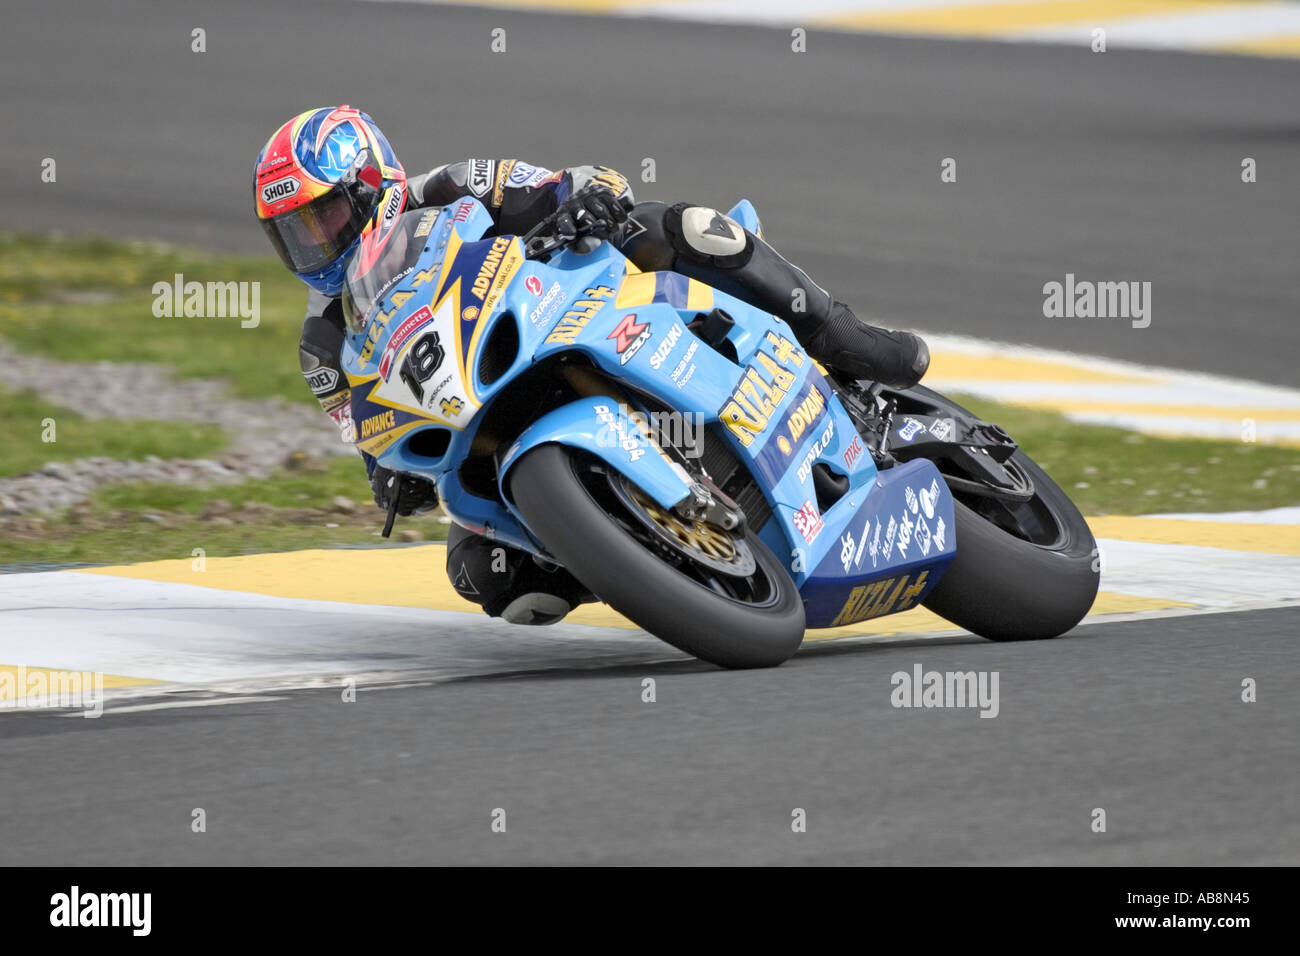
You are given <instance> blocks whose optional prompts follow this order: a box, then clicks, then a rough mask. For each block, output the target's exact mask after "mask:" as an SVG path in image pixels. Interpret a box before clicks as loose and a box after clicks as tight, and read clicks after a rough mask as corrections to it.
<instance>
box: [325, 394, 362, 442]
mask: <svg viewBox="0 0 1300 956" xmlns="http://www.w3.org/2000/svg"><path fill="white" fill-rule="evenodd" d="M329 417H330V418H332V419H334V424H335V425H337V426H338V427H339V437H340V438H342V439H343V440H344V441H345V442H347V443H348V444H349V445H351V444H352V443H353V442H355V441H356V440H357V429H356V426H355V425H354V424H353V423H352V403H351V402H341V403H339V404H338V405H337V406H335V407H334V408H331V409H330V410H329Z"/></svg>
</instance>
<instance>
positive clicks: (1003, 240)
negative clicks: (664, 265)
mask: <svg viewBox="0 0 1300 956" xmlns="http://www.w3.org/2000/svg"><path fill="white" fill-rule="evenodd" d="M196 26H201V27H203V28H204V29H205V30H206V31H207V52H206V53H201V54H200V53H193V52H191V50H190V31H191V29H192V28H194V27H196ZM498 26H499V27H503V28H504V29H506V38H507V49H506V52H505V53H498V54H494V53H492V52H490V50H489V41H490V31H491V30H492V29H493V28H495V27H498ZM0 84H2V86H0V88H3V89H4V91H5V93H4V107H3V111H4V128H5V130H6V131H7V135H6V136H4V137H3V138H2V139H0V168H3V169H4V170H5V175H4V176H3V177H0V196H2V197H3V201H0V226H3V227H6V228H29V229H38V230H46V229H50V228H61V229H66V230H70V231H77V232H82V231H86V230H98V231H101V232H104V233H107V234H110V235H137V236H143V237H148V238H153V237H157V236H164V237H169V238H175V239H182V240H186V241H189V242H193V243H198V244H204V245H213V246H220V247H228V248H232V249H242V250H247V251H252V252H257V253H263V254H267V253H269V246H268V245H267V243H266V240H265V238H264V237H263V236H262V234H261V231H260V230H259V229H258V228H257V226H256V225H255V223H254V220H253V216H252V209H251V207H252V197H251V186H250V181H251V175H252V164H253V159H254V157H255V156H256V153H257V150H258V149H259V148H260V147H261V145H262V143H263V142H265V140H266V138H267V137H268V136H269V135H270V134H271V132H272V131H273V130H274V129H275V128H276V126H278V125H279V124H280V123H282V122H283V121H284V120H285V119H286V118H287V117H289V116H291V115H293V114H294V113H296V112H298V111H300V110H302V109H306V108H308V107H310V106H317V105H326V104H331V103H336V102H350V103H352V104H353V105H356V106H360V107H362V108H364V109H367V110H368V111H370V112H371V113H372V114H373V115H374V116H375V117H376V119H377V120H379V121H380V124H381V125H382V126H383V128H384V129H385V131H386V132H387V134H388V136H389V138H390V139H391V140H392V142H393V144H394V146H395V147H396V149H397V151H398V153H399V155H400V156H402V157H403V158H404V159H403V161H404V162H405V163H406V165H407V167H408V169H410V170H412V171H418V170H420V169H422V168H427V167H429V166H432V165H436V164H438V163H443V162H451V161H455V160H459V159H463V158H465V157H467V156H471V155H473V156H484V155H487V156H519V157H522V158H524V159H527V160H529V161H531V162H534V163H541V164H544V165H550V166H552V167H554V166H558V165H565V164H570V163H582V162H605V163H608V164H610V165H613V166H616V167H619V168H621V169H623V170H625V171H626V172H628V174H629V175H631V176H633V177H634V178H636V177H638V176H639V173H640V170H641V168H642V160H643V159H644V158H646V157H651V158H653V159H655V162H656V179H657V181H656V182H655V183H653V184H645V185H641V186H639V187H638V189H639V194H640V195H641V196H642V197H643V198H658V199H666V200H690V201H693V202H706V203H711V204H715V205H721V206H724V207H725V206H729V205H730V204H731V203H732V202H733V201H734V200H736V199H738V198H740V197H742V196H747V197H750V198H751V199H752V200H753V201H754V202H755V203H756V205H757V206H758V209H759V212H760V214H761V215H762V216H763V220H764V225H765V227H766V230H767V233H768V235H769V238H771V239H772V240H773V241H774V242H775V243H776V244H777V245H778V246H779V247H780V248H781V249H783V250H784V251H785V252H786V253H787V254H789V255H790V256H791V257H792V258H794V259H795V260H796V261H798V262H800V263H801V264H803V265H805V266H806V267H807V268H808V269H809V271H810V272H811V274H812V275H813V277H814V278H815V279H818V280H819V281H820V282H821V283H822V284H823V285H825V286H827V287H828V288H830V289H832V290H833V291H834V292H835V293H837V294H838V295H839V296H840V297H841V298H843V299H844V300H845V301H847V302H849V303H850V304H852V305H855V306H856V307H858V308H859V309H860V310H862V311H863V312H871V313H875V314H878V315H880V316H882V317H884V318H886V319H888V320H890V321H894V322H897V323H898V324H900V325H905V326H908V327H914V328H920V329H925V330H930V331H947V332H960V333H966V334H971V335H976V336H980V337H984V338H991V339H995V340H1001V341H1014V342H1029V343H1032V344H1036V345H1044V346H1051V347H1058V348H1063V349H1069V350H1077V351H1081V352H1085V353H1089V354H1098V353H1100V354H1104V355H1108V356H1112V357H1116V358H1124V359H1131V360H1136V361H1139V362H1149V363H1157V364H1162V365H1169V366H1173V367H1175V368H1186V369H1192V370H1198V371H1212V372H1222V373H1225V374H1228V375H1234V376H1240V377H1243V378H1252V379H1258V380H1261V381H1266V382H1271V383H1274V384H1289V385H1294V384H1295V383H1296V382H1297V381H1300V375H1298V374H1297V372H1296V358H1297V356H1300V321H1297V317H1298V316H1300V284H1298V283H1297V281H1296V280H1297V273H1296V262H1297V260H1300V225H1298V224H1300V190H1297V189H1296V188H1295V183H1296V182H1297V181H1300V114H1297V112H1296V108H1295V104H1296V103H1297V102H1300V61H1296V60H1267V59H1258V58H1246V57H1218V56H1203V55H1194V54H1183V53H1149V52H1142V53H1138V52H1110V53H1106V54H1093V53H1091V52H1088V51H1085V50H1073V49H1066V48H1061V47H1048V46H1015V45H1008V44H1003V43H958V42H951V41H939V40H917V39H891V38H882V37H869V36H854V35H847V34H842V35H841V34H834V33H820V32H815V31H814V32H813V33H812V34H811V35H810V37H809V45H808V52H806V53H802V54H796V53H792V52H791V51H790V37H789V35H788V33H785V32H782V31H780V30H773V29H766V28H743V27H736V26H711V25H707V24H695V23H690V24H686V23H671V22H655V21H629V20H622V19H609V18H589V17H568V16H550V15H545V14H532V13H523V12H514V11H503V10H481V11H480V10H471V9H466V8H457V7H443V6H427V5H413V4H404V3H368V2H356V0H312V2H309V3H306V2H299V3H265V2H260V0H258V2H252V0H232V2H226V3H211V2H209V3H198V2H194V0H178V2H170V3H167V4H158V3H151V2H142V0H135V2H132V0H125V2H116V3H113V4H96V3H88V2H84V0H82V2H69V0H10V2H9V3H6V5H5V18H4V29H3V30H0ZM47 156H49V157H53V158H54V159H55V160H56V161H57V163H58V182H57V183H54V184H42V183H41V182H40V180H39V170H40V163H41V160H42V159H43V158H44V157H47ZM945 157H952V158H954V159H956V160H957V174H958V178H957V182H956V183H952V184H944V183H941V182H940V179H939V172H940V163H941V161H942V160H943V159H944V158H945ZM1243 157H1251V158H1253V159H1255V160H1256V162H1257V164H1258V177H1259V181H1258V182H1256V183H1253V184H1249V185H1247V184H1244V183H1242V182H1241V176H1240V174H1241V161H1242V159H1243ZM1066 273H1074V274H1075V275H1076V276H1077V277H1079V278H1081V279H1092V280H1096V281H1103V280H1114V281H1119V280H1136V281H1149V282H1151V284H1152V286H1151V295H1152V324H1151V326H1150V327H1149V328H1147V329H1134V328H1132V327H1131V326H1130V325H1129V324H1128V323H1126V322H1123V321H1121V320H1078V319H1076V320H1065V319H1055V320H1052V319H1045V318H1044V317H1043V315H1042V304H1043V293H1042V288H1043V285H1044V283H1046V282H1049V281H1053V280H1057V281H1061V280H1063V279H1064V277H1065V275H1066Z"/></svg>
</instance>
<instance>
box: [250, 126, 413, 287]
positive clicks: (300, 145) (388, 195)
mask: <svg viewBox="0 0 1300 956" xmlns="http://www.w3.org/2000/svg"><path fill="white" fill-rule="evenodd" d="M253 192H254V197H255V202H256V206H257V218H258V221H259V222H261V224H262V228H263V230H265V231H266V235H267V237H268V238H269V239H270V240H271V245H273V246H274V247H275V251H276V252H277V253H278V254H279V256H280V258H281V259H282V260H283V261H284V264H285V265H286V266H287V267H288V268H289V270H290V271H291V272H293V273H294V275H296V276H297V277H298V278H299V279H301V280H302V281H303V282H305V283H307V285H309V286H311V287H312V288H313V289H315V290H317V291H318V292H323V293H325V294H326V295H331V296H332V295H338V294H339V292H340V291H341V290H342V288H343V276H344V273H345V271H346V270H347V267H348V261H349V260H350V259H351V257H352V253H353V252H355V251H356V248H357V246H358V245H360V243H361V241H362V239H363V238H365V237H366V236H368V235H369V234H370V233H371V232H373V231H374V230H375V229H376V228H377V227H379V225H380V223H381V222H383V223H384V224H386V225H387V224H391V223H392V222H393V221H394V220H395V219H396V218H397V215H398V214H400V213H401V212H402V210H403V208H404V207H405V205H406V172H405V170H403V169H402V164H401V163H399V162H398V161H397V156H396V155H395V154H394V153H393V148H392V146H390V145H389V144H388V140H387V138H386V137H385V136H384V134H383V133H381V132H380V131H379V127H378V126H376V125H375V123H374V120H372V119H371V118H370V117H369V116H367V115H366V114H365V113H362V112H360V111H358V110H354V109H352V108H351V107H350V106H346V105H345V106H339V107H336V108H326V109H316V110H308V111H307V112H305V113H299V114H298V115H297V116H295V117H294V118H293V119H291V120H289V122H287V123H285V124H284V125H283V126H281V127H280V128H279V129H278V130H276V131H275V134H274V135H273V136H272V137H271V138H270V139H269V140H267V142H266V145H265V146H263V147H262V151H261V152H260V153H259V154H258V156H257V167H256V169H255V171H254V173H253Z"/></svg>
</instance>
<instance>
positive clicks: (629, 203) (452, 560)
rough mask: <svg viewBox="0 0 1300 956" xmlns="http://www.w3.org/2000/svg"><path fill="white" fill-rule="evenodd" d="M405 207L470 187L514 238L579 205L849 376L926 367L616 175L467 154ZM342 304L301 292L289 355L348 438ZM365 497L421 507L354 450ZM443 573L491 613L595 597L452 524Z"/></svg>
mask: <svg viewBox="0 0 1300 956" xmlns="http://www.w3.org/2000/svg"><path fill="white" fill-rule="evenodd" d="M408 190H409V192H408V198H407V204H406V209H408V210H409V209H419V208H425V207H432V206H443V205H446V204H448V203H450V202H452V201H454V200H457V199H461V198H464V197H466V196H472V197H474V198H475V199H477V200H478V201H479V202H481V203H482V204H483V205H484V206H485V207H486V208H487V210H488V212H489V213H490V214H491V216H492V219H493V221H494V223H495V227H494V229H493V230H491V232H490V233H489V235H522V234H524V233H526V232H528V231H529V230H530V229H532V228H533V226H535V225H537V223H539V222H540V221H541V220H543V219H545V218H547V217H548V216H551V215H552V214H553V213H556V214H557V215H556V220H555V221H556V225H557V229H558V230H559V231H560V232H561V233H565V232H567V231H568V230H569V229H571V228H572V227H573V225H574V223H573V222H572V219H571V217H572V216H575V215H576V216H578V217H581V215H582V210H584V209H585V210H586V211H588V212H589V213H590V214H591V215H592V216H593V217H594V218H603V219H605V220H606V221H614V222H618V221H620V220H622V219H625V218H626V219H627V220H628V222H626V223H625V224H624V225H623V226H622V227H621V228H620V229H619V230H618V231H617V232H616V233H615V234H614V235H613V236H612V237H611V238H612V241H614V242H615V243H616V244H618V246H619V247H620V249H621V250H622V252H623V253H624V254H625V255H626V256H627V257H628V258H629V259H631V260H632V262H633V263H634V264H635V265H636V266H637V267H638V268H640V269H642V270H643V271H667V270H672V271H676V272H680V273H683V274H685V275H688V276H690V277H692V278H696V279H699V280H701V281H703V282H706V283H708V284H709V285H712V286H713V287H715V288H717V289H719V290H721V291H723V292H727V293H730V294H732V295H735V296H737V297H738V298H741V299H744V300H745V301H747V302H750V303H752V304H753V305H755V306H757V307H759V308H762V309H764V310H765V311H769V312H772V313H773V314H775V315H777V316H779V317H780V318H782V319H784V320H785V321H786V322H788V323H789V324H790V326H791V329H792V330H793V331H794V333H795V335H796V336H797V337H798V339H799V341H800V342H801V344H802V345H803V346H804V347H805V348H806V349H807V350H808V352H809V353H810V354H811V355H812V356H813V357H814V358H816V359H818V360H819V361H821V362H822V363H823V364H825V365H827V366H830V367H832V368H836V369H838V370H840V371H843V372H846V373H848V374H850V375H852V376H854V377H856V378H870V379H873V380H876V381H880V382H884V383H886V384H891V385H898V386H906V385H911V384H914V383H915V382H916V381H917V380H919V379H920V378H921V376H922V375H923V374H924V373H925V370H926V367H927V365H928V363H929V353H928V351H927V349H926V347H925V343H924V342H923V341H922V340H921V339H920V338H918V337H916V336H914V335H911V334H910V333H907V332H891V331H888V330H885V329H879V328H876V327H874V326H870V325H867V324H866V323H864V322H861V321H860V320H859V319H858V318H857V317H856V316H854V314H853V313H852V311H850V310H849V308H848V307H847V306H846V305H844V304H843V303H841V302H839V301H837V300H836V299H834V298H833V297H832V296H831V295H830V294H829V293H828V292H826V291H825V290H824V289H822V288H821V287H820V286H818V285H817V284H816V283H815V282H813V281H812V280H811V279H810V278H809V277H808V276H807V274H806V273H804V272H803V271H802V270H800V269H799V268H797V267H796V266H794V265H793V264H792V263H790V262H789V261H787V260H786V259H785V258H783V257H782V256H781V255H780V254H779V253H778V252H776V250H775V249H773V248H772V247H771V246H770V245H768V244H767V243H766V242H765V241H764V240H763V239H762V238H761V237H760V236H759V235H757V234H755V233H753V232H751V231H749V230H747V229H745V228H743V227H742V226H741V225H740V224H739V223H737V222H736V221H735V220H733V219H731V218H730V217H728V216H726V215H724V214H723V213H720V212H718V211H717V210H715V209H711V208H709V207H705V206H696V205H691V204H688V203H678V204H675V205H671V206H670V205H666V204H664V203H660V202H643V203H640V204H636V205H634V204H633V198H632V190H631V188H630V186H629V184H628V182H627V180H626V178H624V177H623V176H622V175H621V174H620V173H618V172H616V171H614V170H612V169H609V168H608V167H604V166H575V167H570V168H567V169H562V170H560V171H558V172H552V171H550V170H548V169H544V168H542V167H540V166H533V165H530V164H528V163H524V162H521V161H519V160H513V159H506V160H491V159H470V160H467V161H465V162H460V163H453V164H451V165H447V166H440V167H438V168H436V169H434V170H432V171H431V172H429V173H426V174H424V175H421V176H415V177H413V178H412V179H411V180H410V181H409V184H408ZM343 335H344V323H343V312H342V307H341V305H340V302H339V300H338V299H337V298H330V297H327V296H324V295H322V294H320V293H317V292H312V293H311V294H310V296H309V298H308V302H307V316H306V318H305V319H304V321H303V330H302V341H301V343H300V348H299V355H300V359H301V364H302V371H303V374H304V376H305V377H306V379H307V384H308V386H309V387H310V388H311V389H312V391H313V392H314V393H315V395H316V397H317V399H319V401H320V403H321V407H322V408H323V409H324V410H325V411H326V412H327V413H328V414H329V415H330V416H331V417H332V418H333V419H334V421H335V422H336V424H337V425H338V426H339V429H340V431H341V433H342V434H343V436H344V439H345V440H354V438H355V428H354V427H353V423H352V413H351V395H350V391H349V388H348V383H347V377H346V375H344V373H343V369H342V367H341V365H340V357H341V353H342V346H343ZM362 457H363V458H364V459H365V461H366V471H367V474H368V476H369V477H370V479H371V484H372V487H373V489H374V491H375V500H376V503H377V504H379V505H380V506H381V507H384V508H387V507H388V505H389V504H390V502H391V501H392V496H393V495H398V496H399V501H398V509H397V510H398V513H399V514H412V513H420V512H421V511H424V510H428V509H429V508H432V507H433V506H434V504H436V502H437V493H436V491H435V490H434V487H433V485H432V484H430V483H429V482H426V481H423V480H422V479H416V478H414V477H413V476H396V475H394V474H393V473H391V472H389V471H388V470H387V469H385V468H383V467H382V466H377V465H376V463H375V461H374V459H373V458H371V457H370V456H369V455H366V454H364V453H363V454H362ZM447 573H448V576H449V577H450V578H451V581H452V584H453V586H454V587H455V588H456V590H457V592H458V593H459V594H460V595H461V596H462V597H464V598H466V599H467V600H469V601H471V602H473V603H475V604H478V605H480V606H481V607H482V608H483V609H484V611H485V612H487V613H488V614H489V615H491V616H494V617H498V616H499V617H502V618H504V619H505V620H507V621H511V622H513V623H520V624H549V623H553V622H554V621H558V620H559V619H560V618H562V617H564V615H565V614H567V613H568V612H569V611H570V610H571V609H572V608H573V607H574V606H576V605H577V604H579V603H581V602H582V601H585V600H594V598H593V597H592V596H591V595H590V594H588V593H587V591H586V589H585V588H583V586H582V585H581V584H580V583H579V582H578V581H576V580H575V579H574V578H573V577H572V576H571V575H569V574H568V572H566V571H565V570H564V569H562V568H556V567H554V566H552V565H548V564H543V563H541V562H539V561H537V560H535V559H534V558H533V557H532V556H531V555H529V554H527V553H525V552H522V551H517V550H515V549H512V548H507V547H505V546H503V545H501V544H500V543H499V542H492V541H489V540H487V539H485V538H482V537H480V536H478V535H475V534H473V533H472V532H469V531H467V530H465V529H463V528H461V527H459V526H457V525H453V526H452V528H451V530H450V533H449V535H448V539H447Z"/></svg>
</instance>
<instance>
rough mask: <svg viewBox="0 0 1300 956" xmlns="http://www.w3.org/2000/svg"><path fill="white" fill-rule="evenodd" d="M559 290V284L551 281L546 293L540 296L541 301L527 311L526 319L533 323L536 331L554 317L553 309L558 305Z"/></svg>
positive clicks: (544, 326)
mask: <svg viewBox="0 0 1300 956" xmlns="http://www.w3.org/2000/svg"><path fill="white" fill-rule="evenodd" d="M560 291H561V290H560V284H559V283H558V282H552V283H551V287H550V288H549V289H547V290H546V295H544V296H542V301H541V302H538V303H537V308H535V309H533V311H531V312H529V313H528V321H529V322H531V323H533V325H534V326H536V327H537V329H538V331H541V330H542V329H544V328H546V327H547V326H548V325H549V324H550V322H551V320H552V319H554V318H555V311H556V309H558V308H559V306H560Z"/></svg>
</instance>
